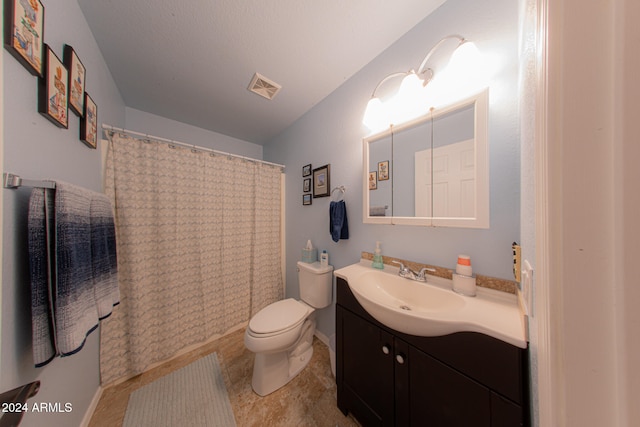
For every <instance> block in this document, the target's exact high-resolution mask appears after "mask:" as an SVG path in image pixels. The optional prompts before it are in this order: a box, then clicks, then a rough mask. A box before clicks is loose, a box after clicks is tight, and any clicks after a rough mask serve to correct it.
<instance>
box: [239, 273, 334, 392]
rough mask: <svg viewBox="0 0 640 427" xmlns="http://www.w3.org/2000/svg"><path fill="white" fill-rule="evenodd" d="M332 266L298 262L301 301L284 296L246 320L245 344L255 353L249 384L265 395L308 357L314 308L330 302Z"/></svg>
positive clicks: (292, 374)
mask: <svg viewBox="0 0 640 427" xmlns="http://www.w3.org/2000/svg"><path fill="white" fill-rule="evenodd" d="M332 272H333V267H332V266H330V265H329V266H321V265H320V263H319V262H314V263H312V264H308V263H304V262H301V261H299V262H298V286H299V288H300V301H298V300H295V299H293V298H287V299H284V300H281V301H278V302H275V303H273V304H270V305H268V306H266V307H265V308H263V309H262V310H260V311H259V312H258V313H257V314H256V315H255V316H253V317H252V318H251V320H250V321H249V326H247V329H246V331H245V334H244V345H245V346H246V347H247V349H249V350H250V351H252V352H254V353H255V354H256V356H255V361H254V364H253V378H252V380H251V386H252V387H253V390H254V391H255V392H256V393H257V394H259V395H260V396H266V395H268V394H270V393H273V392H274V391H276V390H278V389H279V388H280V387H282V386H284V385H285V384H287V383H288V382H289V381H291V380H292V379H293V378H294V377H295V376H296V375H298V373H300V371H302V370H303V369H304V368H305V366H307V364H308V363H309V361H310V360H311V356H312V355H313V345H312V344H313V334H314V333H315V331H316V321H315V311H316V309H320V308H325V307H328V306H329V305H330V304H331V290H332V283H333V281H332Z"/></svg>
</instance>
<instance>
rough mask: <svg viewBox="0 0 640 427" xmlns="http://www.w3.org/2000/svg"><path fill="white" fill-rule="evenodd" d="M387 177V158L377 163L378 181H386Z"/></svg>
mask: <svg viewBox="0 0 640 427" xmlns="http://www.w3.org/2000/svg"><path fill="white" fill-rule="evenodd" d="M388 179H389V160H385V161H384V162H379V163H378V181H387V180H388Z"/></svg>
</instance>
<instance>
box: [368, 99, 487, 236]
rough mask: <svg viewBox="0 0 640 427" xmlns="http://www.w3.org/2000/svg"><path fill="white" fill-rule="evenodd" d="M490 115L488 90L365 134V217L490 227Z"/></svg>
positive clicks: (381, 220)
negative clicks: (385, 175)
mask: <svg viewBox="0 0 640 427" xmlns="http://www.w3.org/2000/svg"><path fill="white" fill-rule="evenodd" d="M487 121H488V93H487V91H486V90H485V91H483V92H481V93H479V94H477V95H475V96H473V97H471V98H468V99H466V100H464V101H461V102H459V103H456V104H455V105H451V106H449V107H446V108H440V109H438V110H432V111H430V112H429V113H428V114H425V115H424V116H422V117H420V118H418V119H416V120H413V121H411V122H409V123H406V124H403V125H400V126H394V127H391V128H389V129H387V130H386V131H384V132H381V133H378V134H376V135H373V136H371V137H368V138H365V139H364V147H363V148H364V149H363V153H364V165H367V168H366V171H365V183H366V186H365V187H364V197H363V207H364V210H363V211H364V222H365V223H379V224H409V225H433V226H450V227H473V228H488V227H489V168H488V141H487V126H488V123H487ZM385 162H388V165H387V166H386V167H387V171H388V179H386V180H384V181H382V180H380V177H379V175H380V171H379V168H380V164H383V165H385V164H386V163H385ZM383 170H384V168H383Z"/></svg>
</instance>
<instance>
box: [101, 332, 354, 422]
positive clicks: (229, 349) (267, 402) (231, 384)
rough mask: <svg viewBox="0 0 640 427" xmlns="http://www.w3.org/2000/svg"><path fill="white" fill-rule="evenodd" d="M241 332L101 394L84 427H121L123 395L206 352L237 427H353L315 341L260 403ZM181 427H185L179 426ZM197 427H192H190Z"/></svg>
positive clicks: (250, 356) (321, 346)
mask: <svg viewBox="0 0 640 427" xmlns="http://www.w3.org/2000/svg"><path fill="white" fill-rule="evenodd" d="M243 336H244V330H239V331H236V332H232V333H231V334H229V335H227V336H224V337H222V338H219V339H217V340H215V341H212V342H211V343H208V344H205V345H203V346H202V347H200V348H198V349H196V350H193V351H191V352H189V353H187V354H185V355H182V356H179V357H177V358H175V359H173V360H171V361H169V362H167V363H165V364H163V365H160V366H158V367H156V368H153V369H151V370H149V371H147V372H145V373H143V374H140V375H138V376H136V377H134V378H132V379H130V380H128V381H126V382H124V383H121V384H118V385H115V386H111V387H109V388H107V389H105V390H104V391H103V393H102V397H101V398H100V401H99V402H98V406H97V408H96V410H95V412H94V414H93V417H92V418H91V422H90V423H89V427H118V426H121V425H122V420H123V419H124V414H125V411H126V409H127V403H128V400H129V395H130V394H131V393H132V392H134V391H135V390H137V389H138V388H140V387H142V386H144V385H146V384H149V383H150V382H152V381H153V380H155V379H157V378H160V377H162V376H164V375H166V374H168V373H170V372H172V371H174V370H176V369H179V368H182V367H183V366H186V365H188V364H189V363H191V362H193V361H194V360H197V359H199V358H200V357H203V356H205V355H207V354H210V353H212V352H217V353H218V360H219V361H220V365H221V366H220V367H221V369H222V372H223V375H224V381H225V384H226V385H227V391H228V392H229V399H230V400H231V406H232V407H233V412H234V414H235V417H236V423H237V424H238V426H239V427H245V426H261V427H262V426H331V427H333V426H340V427H357V426H359V424H358V422H357V421H355V420H354V419H353V418H351V417H350V416H347V417H345V416H344V415H343V414H342V412H340V410H339V409H338V407H337V406H336V384H335V379H334V378H333V376H332V374H331V365H330V361H329V350H328V348H327V346H326V345H325V344H323V343H322V342H321V341H320V340H318V339H317V338H314V342H313V357H312V359H311V362H309V365H307V367H306V368H305V369H304V370H303V371H302V372H301V373H300V374H299V375H298V376H297V377H296V378H294V379H293V380H292V381H291V382H290V383H289V384H287V385H286V386H284V387H283V388H281V389H279V390H277V391H275V392H273V393H271V394H270V395H268V396H265V397H260V396H258V395H257V394H256V393H254V392H253V390H252V389H251V375H252V371H253V357H254V355H253V353H251V352H250V351H249V350H247V349H246V348H245V347H244V342H243ZM184 425H185V426H190V424H189V422H188V420H185V423H184ZM193 427H197V426H193Z"/></svg>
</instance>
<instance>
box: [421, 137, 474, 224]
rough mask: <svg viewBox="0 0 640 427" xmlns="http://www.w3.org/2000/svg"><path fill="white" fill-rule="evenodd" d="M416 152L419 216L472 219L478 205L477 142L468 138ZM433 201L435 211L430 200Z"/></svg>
mask: <svg viewBox="0 0 640 427" xmlns="http://www.w3.org/2000/svg"><path fill="white" fill-rule="evenodd" d="M433 151H434V155H433V182H434V185H433V195H432V194H431V191H432V186H431V164H432V160H431V150H423V151H418V152H416V154H415V167H416V172H415V184H416V185H415V200H416V205H415V206H416V209H415V214H416V216H417V217H447V218H473V217H475V205H476V194H475V188H476V182H475V152H474V141H473V139H469V140H466V141H461V142H457V143H455V144H449V145H445V146H443V147H438V148H436V149H434V150H433ZM432 200H433V212H432V210H431V201H432Z"/></svg>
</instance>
